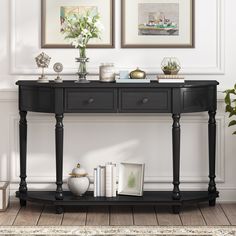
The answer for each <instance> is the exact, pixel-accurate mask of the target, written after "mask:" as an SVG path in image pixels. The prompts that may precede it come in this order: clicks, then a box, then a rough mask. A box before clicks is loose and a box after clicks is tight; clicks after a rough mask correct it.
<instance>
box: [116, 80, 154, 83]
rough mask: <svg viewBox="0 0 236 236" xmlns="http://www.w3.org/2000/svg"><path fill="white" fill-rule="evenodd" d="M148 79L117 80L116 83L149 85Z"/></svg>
mask: <svg viewBox="0 0 236 236" xmlns="http://www.w3.org/2000/svg"><path fill="white" fill-rule="evenodd" d="M150 82H151V80H150V79H117V80H116V83H150Z"/></svg>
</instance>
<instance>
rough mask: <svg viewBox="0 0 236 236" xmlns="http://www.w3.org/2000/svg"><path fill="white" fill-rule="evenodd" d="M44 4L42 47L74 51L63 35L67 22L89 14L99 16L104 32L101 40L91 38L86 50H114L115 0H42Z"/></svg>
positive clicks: (99, 38)
mask: <svg viewBox="0 0 236 236" xmlns="http://www.w3.org/2000/svg"><path fill="white" fill-rule="evenodd" d="M41 4H42V14H41V27H42V30H41V32H42V35H41V47H42V48H73V47H74V46H75V45H71V42H70V41H69V40H68V39H67V38H66V37H65V36H66V35H65V34H63V32H65V28H66V25H65V21H66V19H72V18H73V16H81V15H85V13H86V12H92V13H93V15H96V14H97V15H99V16H100V19H99V20H100V23H101V25H103V29H104V30H103V32H102V33H101V35H100V37H90V38H91V40H89V43H88V45H87V48H113V47H114V45H115V43H114V12H115V4H114V0H103V1H100V0H89V1H81V0H53V1H48V0H41ZM91 18H92V17H91ZM88 20H89V19H88ZM81 27H82V25H81ZM65 33H66V32H65ZM75 36H76V35H75Z"/></svg>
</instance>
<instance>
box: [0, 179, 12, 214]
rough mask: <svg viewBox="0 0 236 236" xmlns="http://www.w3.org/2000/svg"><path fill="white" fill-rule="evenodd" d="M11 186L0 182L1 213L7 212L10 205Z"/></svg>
mask: <svg viewBox="0 0 236 236" xmlns="http://www.w3.org/2000/svg"><path fill="white" fill-rule="evenodd" d="M9 197H10V185H9V182H0V212H1V211H6V209H7V207H8V205H9Z"/></svg>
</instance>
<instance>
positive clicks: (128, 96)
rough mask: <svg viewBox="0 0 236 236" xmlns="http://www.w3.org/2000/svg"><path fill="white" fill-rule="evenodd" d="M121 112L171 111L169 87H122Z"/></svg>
mask: <svg viewBox="0 0 236 236" xmlns="http://www.w3.org/2000/svg"><path fill="white" fill-rule="evenodd" d="M120 109H121V112H150V113H152V112H164V113H168V112H171V90H170V89H148V91H147V90H146V89H122V90H121V91H120Z"/></svg>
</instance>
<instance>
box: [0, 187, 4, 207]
mask: <svg viewBox="0 0 236 236" xmlns="http://www.w3.org/2000/svg"><path fill="white" fill-rule="evenodd" d="M0 210H3V190H0Z"/></svg>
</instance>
